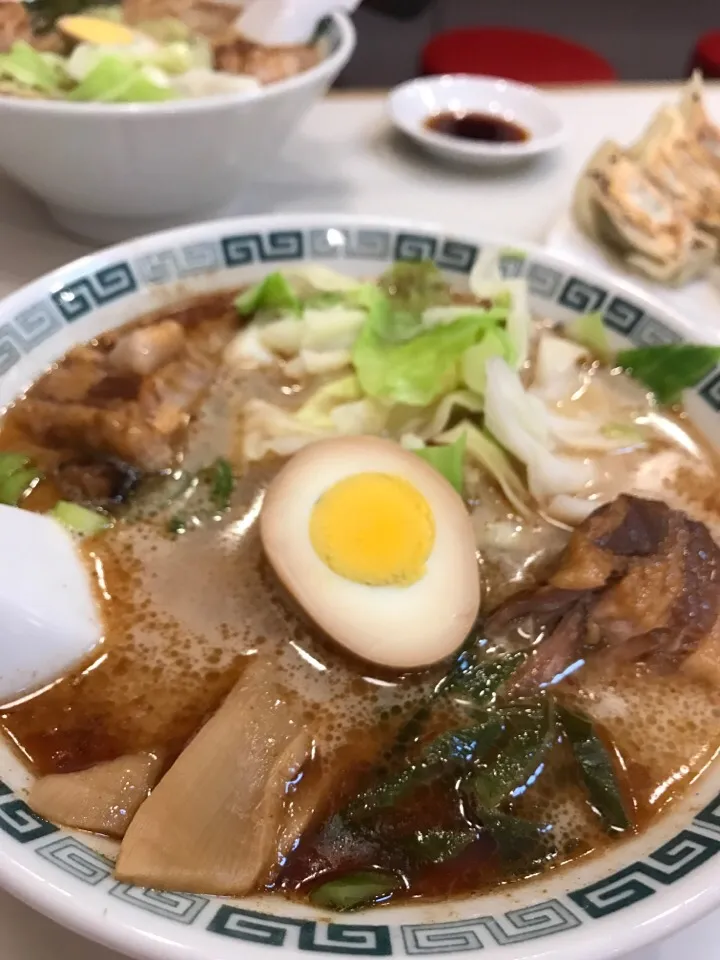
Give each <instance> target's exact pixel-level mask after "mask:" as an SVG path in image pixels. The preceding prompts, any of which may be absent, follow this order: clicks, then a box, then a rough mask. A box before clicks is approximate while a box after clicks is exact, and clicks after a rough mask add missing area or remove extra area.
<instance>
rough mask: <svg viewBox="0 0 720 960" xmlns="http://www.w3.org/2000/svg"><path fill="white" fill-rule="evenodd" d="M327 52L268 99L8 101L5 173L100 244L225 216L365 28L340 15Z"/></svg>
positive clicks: (1, 147) (327, 38)
mask: <svg viewBox="0 0 720 960" xmlns="http://www.w3.org/2000/svg"><path fill="white" fill-rule="evenodd" d="M323 39H324V43H325V44H326V47H327V50H328V53H327V55H326V56H325V58H324V59H323V60H322V62H321V63H319V64H318V65H317V66H316V67H314V68H313V69H312V70H308V71H306V72H305V73H301V74H298V75H297V76H295V77H291V78H290V79H289V80H284V81H282V82H280V83H274V84H271V85H269V86H267V87H265V88H263V89H262V91H260V92H259V93H256V92H250V93H234V94H229V95H222V96H217V97H211V98H203V99H197V100H177V101H172V102H170V103H159V104H109V105H108V104H100V103H87V104H86V103H82V104H77V103H65V102H58V101H52V100H23V99H20V98H10V97H0V130H2V134H0V169H4V170H5V172H6V173H7V174H8V175H9V176H10V177H12V178H13V179H15V180H17V181H18V183H20V184H21V185H22V186H24V187H26V188H27V189H28V190H30V191H31V192H32V193H34V194H36V195H37V196H38V197H39V198H40V199H41V200H43V201H45V203H46V204H47V205H48V208H49V210H50V213H51V215H52V216H53V218H54V219H55V220H56V221H57V222H58V223H59V224H60V225H61V226H62V227H64V228H65V229H67V230H69V231H70V232H72V233H76V234H79V235H81V236H85V237H89V238H90V239H93V240H98V241H101V242H111V241H116V240H119V239H124V238H126V237H129V236H137V235H138V234H140V233H145V232H147V231H148V230H158V229H162V228H164V227H169V226H173V225H175V224H179V223H187V222H188V221H193V220H202V219H206V218H209V217H212V216H215V215H217V214H218V212H219V211H220V210H221V209H222V208H223V207H224V206H225V205H227V204H228V203H229V202H230V201H231V200H232V199H233V197H234V196H236V195H237V194H238V193H239V192H240V191H241V189H242V188H243V186H244V185H247V184H248V183H249V182H252V178H253V176H254V175H255V174H256V172H257V171H258V170H259V169H260V168H261V167H262V166H267V165H268V164H271V163H272V162H273V160H274V158H275V157H276V155H277V154H278V151H279V150H280V148H281V147H282V145H283V143H284V141H285V140H286V138H287V137H288V135H289V134H290V133H291V132H292V131H293V129H294V128H295V127H296V126H297V124H298V122H299V121H300V119H301V118H302V116H303V114H304V113H305V112H306V111H307V110H308V108H309V107H311V106H312V104H313V103H315V101H317V100H319V99H320V97H322V96H323V95H324V94H325V92H326V91H327V89H328V87H330V85H331V84H332V83H333V82H334V80H335V78H336V77H337V75H338V74H339V73H340V71H341V70H342V68H343V67H344V66H345V64H346V63H347V62H348V60H349V59H350V56H351V54H352V52H353V50H354V48H355V30H354V27H353V25H352V21H351V20H350V19H349V18H348V17H347V16H346V15H344V14H341V13H337V14H333V15H332V17H330V18H329V19H328V21H327V22H326V26H325V27H324V32H323Z"/></svg>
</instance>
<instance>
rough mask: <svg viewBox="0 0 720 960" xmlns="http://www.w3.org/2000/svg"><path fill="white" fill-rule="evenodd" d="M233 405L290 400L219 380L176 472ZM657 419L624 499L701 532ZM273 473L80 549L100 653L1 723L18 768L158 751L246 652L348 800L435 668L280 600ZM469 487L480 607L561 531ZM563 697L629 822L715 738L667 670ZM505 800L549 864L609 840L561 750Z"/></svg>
mask: <svg viewBox="0 0 720 960" xmlns="http://www.w3.org/2000/svg"><path fill="white" fill-rule="evenodd" d="M249 397H261V398H265V399H268V400H271V401H273V402H276V403H283V404H285V405H287V406H289V407H296V406H297V405H299V404H300V403H301V402H302V400H303V399H304V394H303V392H302V391H299V390H298V388H297V387H296V386H293V385H291V384H288V383H287V382H286V381H284V380H282V379H281V378H279V377H277V376H273V375H270V374H262V375H258V374H244V375H242V376H233V375H230V374H228V373H225V374H224V375H223V376H222V377H221V378H220V379H219V380H218V382H217V384H216V386H215V388H214V390H213V392H212V394H211V395H210V397H209V398H208V399H207V401H206V403H205V406H204V408H203V411H202V413H201V415H200V417H199V418H198V421H197V422H196V424H195V426H194V428H193V430H192V433H191V437H190V444H189V448H188V451H187V456H186V460H185V463H186V466H187V467H188V469H190V470H194V469H197V468H198V467H200V466H202V465H204V464H207V463H208V462H211V461H212V460H213V459H214V458H215V457H217V456H218V455H222V456H228V457H229V458H230V459H231V460H234V461H235V462H236V463H237V462H238V456H237V449H236V448H237V442H238V437H239V435H240V431H241V429H242V423H241V419H240V409H241V407H242V404H243V402H244V401H245V400H246V399H248V398H249ZM668 421H669V422H671V423H672V424H673V425H674V426H675V427H676V428H677V429H678V430H680V431H681V433H682V435H683V436H684V437H685V438H686V440H687V442H686V443H684V444H683V443H681V444H670V443H668V444H664V445H660V446H659V447H658V448H657V449H656V450H653V455H652V457H651V458H650V459H649V460H645V461H644V462H643V463H642V464H641V465H640V466H639V468H638V470H637V472H635V473H634V476H635V480H636V482H635V484H634V486H635V488H636V492H637V493H639V494H641V495H642V494H643V493H644V494H645V495H649V496H656V497H658V498H662V499H665V500H667V501H668V502H669V503H671V505H673V506H677V507H680V508H684V509H687V510H688V512H690V513H691V514H692V515H693V516H695V517H696V518H697V519H700V520H703V521H704V522H707V523H708V524H709V525H710V526H711V528H712V529H713V532H714V533H715V536H716V537H717V536H718V533H719V532H720V522H719V521H718V518H719V517H720V507H718V505H717V504H716V503H715V502H714V501H713V500H712V496H711V495H712V492H713V489H714V485H716V482H717V481H716V478H717V475H718V471H717V463H716V458H715V456H714V454H712V452H711V451H709V449H708V448H707V446H706V445H705V444H704V443H703V442H702V441H701V440H700V438H698V437H696V436H695V435H694V432H693V431H692V429H691V428H689V426H688V424H687V423H686V421H685V420H684V418H683V417H681V416H680V417H675V416H669V417H668ZM21 439H22V438H18V437H17V436H15V435H12V434H11V437H10V440H8V442H7V443H6V442H5V438H4V437H3V435H2V433H1V432H0V446H4V447H5V448H9V447H10V446H12V445H17V444H19V442H20V440H21ZM279 466H280V462H279V461H268V462H267V463H266V464H263V465H259V466H252V467H251V468H249V469H247V470H245V472H244V475H243V477H242V479H241V480H240V481H239V482H238V483H237V486H236V489H235V491H234V494H233V499H232V505H231V509H230V510H229V511H228V513H227V514H225V515H224V516H223V517H222V518H220V519H218V520H217V521H215V522H212V523H210V524H209V525H208V526H206V527H202V528H199V529H196V530H192V531H191V532H189V533H188V534H186V535H184V536H181V537H173V536H171V535H169V534H168V532H167V521H168V518H169V516H170V514H171V512H172V511H170V512H168V511H167V510H162V509H160V510H158V509H157V506H156V505H154V504H152V503H150V504H149V505H146V507H145V508H144V509H143V510H141V511H137V512H136V513H135V514H134V516H133V517H132V519H133V522H132V523H122V522H121V523H118V524H117V525H116V526H115V527H114V528H113V529H112V530H111V531H109V532H108V533H106V534H105V535H103V536H102V537H100V538H97V539H94V540H91V541H88V542H87V543H86V545H85V551H86V556H87V560H88V564H89V565H90V568H91V571H92V572H93V575H94V576H95V577H96V579H97V583H98V590H99V591H100V593H101V597H102V600H101V602H102V604H103V607H104V614H105V622H106V624H107V632H106V637H105V641H104V644H103V646H102V647H101V648H100V650H99V651H98V652H97V654H96V655H95V657H94V658H93V660H92V662H89V663H86V664H84V665H83V668H82V669H81V670H78V671H77V672H75V673H73V674H71V675H69V676H67V677H65V678H62V679H61V680H60V681H58V682H57V683H56V684H55V685H53V686H51V687H50V688H49V689H47V690H45V691H40V692H39V693H37V694H36V695H34V696H31V697H29V698H27V699H26V700H24V701H22V702H20V703H19V704H18V705H17V706H15V707H13V708H12V709H9V710H6V711H5V713H4V714H3V715H2V721H1V722H2V726H3V728H4V729H5V731H6V733H7V734H8V735H9V737H10V738H11V739H12V741H13V742H14V743H15V744H16V745H17V747H18V748H19V749H20V750H21V752H22V753H23V754H24V755H25V757H26V758H27V759H28V761H29V762H30V764H31V766H32V768H33V770H34V771H35V772H37V773H41V774H43V773H50V772H68V771H72V770H78V769H84V768H87V767H89V766H91V765H93V764H94V763H97V762H100V761H102V760H108V759H113V758H115V757H117V756H120V755H123V754H128V753H134V752H137V751H139V750H143V749H153V750H157V749H160V748H163V747H164V748H166V749H167V751H168V755H169V757H170V758H171V757H172V756H173V755H174V754H177V753H178V752H179V751H180V750H181V749H182V748H183V746H184V744H185V743H186V742H187V741H188V739H189V738H190V737H192V735H193V733H194V732H195V731H196V730H197V728H198V727H199V726H200V725H201V724H202V722H203V721H204V720H205V719H206V717H207V716H208V715H209V714H211V713H212V712H213V711H214V710H215V709H216V708H217V706H218V704H219V703H220V702H221V701H222V699H223V697H224V696H225V695H226V694H227V692H228V691H229V690H230V688H231V687H232V686H233V684H234V683H235V681H236V679H237V678H238V677H239V675H240V673H241V671H242V670H243V669H244V668H245V666H246V665H247V663H248V661H249V658H251V657H264V658H267V659H268V660H269V661H270V662H271V663H272V664H273V668H274V669H275V670H276V671H277V674H278V679H279V681H280V682H281V683H282V685H283V686H284V687H285V688H287V689H289V690H291V691H293V693H294V696H295V697H297V698H298V701H299V702H300V703H302V705H303V708H304V715H305V717H306V719H307V723H308V726H309V728H310V729H312V726H313V724H314V723H317V722H318V718H322V726H323V729H324V730H325V731H327V730H328V729H331V730H332V731H333V738H334V741H333V743H332V744H331V746H332V747H333V748H334V749H339V750H341V751H342V752H344V753H345V755H346V756H348V757H350V758H351V759H352V762H351V764H350V772H349V773H348V775H347V776H346V777H345V779H344V781H343V782H341V783H340V784H339V785H338V787H337V795H336V796H335V797H333V798H331V806H333V807H338V806H340V805H341V803H342V801H343V800H344V799H345V798H346V797H347V796H348V795H349V794H350V793H351V792H352V790H353V789H354V787H355V784H356V783H357V780H358V779H359V778H360V777H361V775H362V773H363V771H364V770H365V769H367V766H368V765H369V764H370V763H372V762H373V760H374V759H376V758H377V756H378V755H379V754H380V753H381V752H382V750H383V748H384V747H385V745H386V744H387V743H388V742H390V741H391V739H392V736H393V733H394V731H395V730H396V729H397V727H398V725H399V724H400V723H401V722H402V720H403V718H405V717H406V716H407V715H408V714H409V713H410V712H411V711H412V710H413V708H414V707H415V706H416V705H417V704H418V703H420V702H421V701H422V700H423V699H424V698H425V697H426V696H427V694H428V692H429V691H430V690H431V689H432V687H433V686H434V684H435V683H436V681H437V680H438V679H439V677H440V676H442V674H443V673H444V672H445V668H444V667H442V666H441V667H440V668H437V669H435V670H433V671H428V672H426V673H424V674H421V675H417V676H413V677H405V678H397V677H388V676H383V675H375V674H374V672H373V670H372V668H370V667H368V666H367V665H363V664H361V663H359V662H354V661H351V660H349V659H348V658H347V657H346V656H344V655H343V654H341V653H339V652H338V651H337V650H335V649H334V648H333V647H332V646H331V645H330V644H328V643H326V642H325V641H324V640H323V639H322V638H320V637H318V636H317V635H316V633H315V632H314V631H313V630H312V629H310V628H309V627H308V626H307V625H306V624H305V623H303V622H302V621H301V620H300V619H299V618H298V617H297V616H296V615H295V613H294V612H292V611H291V610H290V609H289V608H288V605H287V603H286V601H285V598H284V597H283V596H281V595H280V593H279V591H278V588H277V586H276V584H275V581H274V578H273V576H272V574H271V573H270V572H269V570H268V569H267V566H266V563H265V561H264V559H263V556H262V550H261V547H260V542H259V534H258V524H257V521H258V516H259V511H260V508H261V506H262V498H263V493H264V490H265V488H266V486H267V484H268V482H269V481H270V480H271V479H272V477H273V475H274V474H275V472H276V471H277V469H278V468H279ZM700 479H701V480H702V482H700ZM471 485H472V486H473V490H472V491H471V493H470V496H469V498H468V499H469V506H470V508H471V510H472V512H473V521H474V524H475V529H476V532H477V535H478V542H479V545H480V549H481V551H483V552H484V558H483V561H484V562H483V564H482V568H481V570H482V577H483V581H484V585H485V588H486V597H487V598H488V600H490V601H491V602H495V601H496V599H498V598H500V597H501V596H502V595H503V594H504V593H505V592H506V589H505V588H506V587H507V584H508V582H509V580H511V579H512V580H513V586H514V588H515V589H517V588H518V587H520V586H522V585H523V584H524V583H532V582H533V581H534V580H535V579H536V578H538V577H541V576H542V575H543V572H544V570H545V569H546V567H547V564H548V563H550V562H551V561H552V559H553V557H554V556H556V555H557V553H558V552H559V551H560V550H561V549H562V547H563V546H564V543H565V540H566V534H564V533H562V532H559V531H557V530H550V529H548V528H547V527H545V526H543V525H538V526H536V527H534V528H533V527H532V526H531V525H525V524H519V523H518V522H517V521H516V520H515V519H514V518H513V517H512V515H511V514H510V513H509V512H508V508H507V505H506V504H505V503H504V501H503V500H502V498H500V497H499V496H497V494H496V493H495V492H494V491H491V490H490V489H489V488H488V485H487V482H486V481H485V480H484V479H483V478H479V479H478V478H476V482H474V483H473V484H471ZM703 491H704V492H705V495H704V496H701V493H702V492H703ZM488 523H494V524H500V525H502V526H503V529H504V536H505V540H504V544H503V546H502V548H497V547H494V548H492V549H490V548H488V549H487V550H484V547H483V543H482V537H483V534H484V532H485V531H486V530H487V527H488ZM529 558H531V559H532V562H529ZM512 642H513V641H512V640H511V639H510V638H508V639H507V640H506V641H503V644H501V647H502V646H503V645H510V646H511V645H512ZM563 691H564V696H565V698H566V700H567V702H568V704H570V705H572V704H576V705H577V706H582V707H583V708H584V709H586V710H587V711H588V712H589V713H591V714H592V715H593V717H594V718H596V720H597V721H598V722H599V723H600V724H601V725H602V727H603V729H604V731H605V733H606V734H607V740H608V742H609V743H611V745H612V746H613V748H614V750H615V753H616V757H617V765H618V770H619V771H620V773H621V776H622V777H623V780H624V782H625V786H626V788H627V791H628V794H632V796H633V797H634V798H635V802H636V804H637V818H638V822H639V824H640V825H643V824H644V823H646V822H647V821H648V820H649V818H651V817H652V816H653V815H654V814H655V813H656V812H657V810H659V809H660V808H661V807H662V806H663V805H664V804H665V803H666V802H667V801H668V800H669V799H672V797H673V796H675V795H677V793H678V792H679V791H680V790H682V789H683V788H684V787H685V786H686V785H687V784H688V783H689V782H690V781H691V780H692V779H693V777H694V776H696V775H697V774H698V773H699V772H700V771H701V770H702V769H703V767H704V766H705V765H706V764H707V763H708V762H709V761H710V759H711V758H712V756H713V754H714V751H715V750H716V749H717V746H718V744H719V743H720V706H718V705H717V700H718V698H717V689H716V688H713V687H711V686H709V685H706V684H703V683H701V682H699V681H698V680H696V679H693V678H689V677H687V676H685V675H683V674H682V673H675V674H672V675H669V676H668V675H663V676H660V675H657V674H651V673H648V672H647V671H645V670H644V669H643V668H637V667H627V666H625V667H623V668H612V667H610V666H609V665H607V664H601V663H599V662H590V663H589V664H587V665H586V666H585V668H584V669H583V670H582V671H580V672H579V673H578V674H577V675H575V676H574V677H571V678H570V679H569V680H568V681H566V683H565V684H564V685H563ZM668 704H672V708H673V709H672V713H670V712H669V711H668ZM515 808H516V811H517V812H518V813H521V814H523V815H527V816H529V817H534V818H535V819H544V820H546V821H548V822H551V823H552V824H553V825H554V828H555V835H556V840H557V843H558V848H559V858H558V862H561V861H564V860H572V859H573V858H575V857H577V856H579V855H584V854H586V853H587V852H588V851H591V850H596V849H602V848H603V847H605V846H606V845H607V843H608V838H607V836H606V835H605V834H604V833H603V832H602V831H601V829H600V828H599V826H598V821H597V818H596V817H595V816H594V815H593V814H592V812H591V811H590V809H589V807H588V804H587V802H586V798H585V794H584V793H583V790H582V788H581V787H580V785H579V784H578V782H577V778H576V775H575V773H574V766H573V763H572V758H571V757H570V755H569V753H568V752H567V751H563V750H562V749H561V750H558V751H557V752H556V753H555V754H554V755H553V758H552V759H551V761H550V763H549V764H548V767H547V769H546V770H545V771H544V773H543V776H542V777H540V778H539V780H538V783H537V785H536V786H534V787H533V789H532V790H531V791H528V793H527V794H526V795H525V796H523V797H520V798H519V799H518V800H517V802H516V804H515ZM476 853H477V851H476ZM503 879H507V878H506V877H504V876H503V874H502V872H501V870H500V867H499V865H498V864H493V862H492V856H491V854H490V853H489V852H488V851H485V856H483V858H482V865H481V867H480V869H479V868H478V863H477V859H475V860H473V861H471V862H468V863H467V864H464V863H462V862H461V863H458V864H453V865H450V867H444V868H441V869H437V868H436V869H435V870H434V871H429V872H428V873H427V874H426V875H425V876H420V877H418V879H417V882H416V883H414V885H413V887H412V889H411V891H410V892H411V894H413V895H420V896H431V897H440V898H442V897H447V896H448V895H450V894H451V893H452V894H463V893H468V892H472V891H475V890H479V889H482V888H483V887H486V886H488V885H491V884H494V883H497V882H499V881H501V880H503ZM300 886H302V883H301V884H300Z"/></svg>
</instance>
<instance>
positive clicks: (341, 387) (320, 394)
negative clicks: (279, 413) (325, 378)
mask: <svg viewBox="0 0 720 960" xmlns="http://www.w3.org/2000/svg"><path fill="white" fill-rule="evenodd" d="M361 398H362V390H361V389H360V384H359V383H358V379H357V377H353V376H351V377H342V378H341V379H339V380H331V381H330V383H326V384H324V385H323V386H322V387H320V388H319V389H318V390H316V391H315V393H314V394H313V395H312V397H310V399H309V400H307V401H306V402H305V403H304V404H303V405H302V407H300V409H299V410H298V411H297V413H296V414H295V417H296V418H297V419H298V420H300V421H302V422H303V423H309V424H313V425H315V426H317V427H323V428H328V429H330V428H331V427H332V425H333V422H332V419H331V417H330V413H331V411H332V410H333V408H334V407H336V406H338V404H341V403H351V402H353V401H355V400H360V399H361Z"/></svg>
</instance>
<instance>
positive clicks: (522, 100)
mask: <svg viewBox="0 0 720 960" xmlns="http://www.w3.org/2000/svg"><path fill="white" fill-rule="evenodd" d="M389 109H390V116H391V118H392V121H393V123H394V124H395V126H396V127H397V128H398V129H399V130H401V131H402V132H403V133H405V134H407V136H409V137H411V138H412V139H413V140H415V141H416V142H417V143H418V144H420V146H422V147H423V148H424V149H426V150H428V151H430V152H431V153H433V154H435V155H436V156H439V157H442V158H443V159H444V160H454V161H459V162H462V163H466V164H468V163H469V164H476V165H478V166H497V165H501V164H508V163H515V162H517V161H519V160H525V159H529V158H531V157H536V156H538V155H539V154H542V153H547V152H548V151H550V150H555V149H556V148H557V147H559V146H560V144H561V143H562V142H563V140H564V139H565V127H564V124H563V121H562V119H561V117H560V115H559V114H558V113H557V112H556V111H555V110H554V109H553V108H552V106H551V105H550V104H549V103H548V101H547V99H546V98H545V97H543V95H542V94H541V93H540V92H539V91H538V90H536V89H535V87H531V86H528V85H527V84H524V83H514V82H513V81H511V80H502V79H499V78H497V77H471V76H464V75H462V74H449V75H447V76H444V77H426V78H423V79H419V80H411V81H409V82H408V83H404V84H402V85H401V86H399V87H396V88H395V89H394V90H393V91H392V92H391V93H390V96H389ZM443 113H453V114H455V115H458V116H460V115H467V114H473V113H475V114H484V115H489V116H492V117H496V118H497V119H498V120H501V121H505V122H506V123H511V124H517V125H518V126H520V127H522V128H524V129H525V130H526V131H527V133H528V138H527V139H526V140H523V141H518V142H495V141H487V140H469V139H463V138H460V137H457V136H451V135H448V134H444V133H437V132H435V131H434V130H431V129H428V127H427V122H428V120H430V119H431V118H432V117H434V116H437V115H438V114H443Z"/></svg>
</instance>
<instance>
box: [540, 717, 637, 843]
mask: <svg viewBox="0 0 720 960" xmlns="http://www.w3.org/2000/svg"><path fill="white" fill-rule="evenodd" d="M558 715H559V719H560V723H561V724H562V728H563V730H564V731H565V735H566V736H567V739H568V741H569V743H570V746H571V747H572V751H573V754H574V755H575V759H576V760H577V763H578V766H579V767H580V773H581V775H582V778H583V782H584V784H585V788H586V790H587V792H588V796H589V800H590V806H591V807H592V808H593V810H594V811H595V813H596V814H597V815H598V816H599V817H600V818H601V819H602V821H603V823H604V824H605V828H606V829H607V830H608V831H609V832H623V831H625V830H628V829H630V828H631V827H632V825H633V824H632V821H631V819H630V817H629V815H628V812H627V809H626V805H625V802H624V800H623V794H622V789H621V788H620V784H619V783H618V780H617V777H616V776H615V770H614V768H613V762H612V757H611V756H610V752H609V750H608V749H607V747H606V746H605V744H604V743H603V742H602V740H601V738H600V737H599V736H598V733H597V731H596V730H595V725H594V724H593V722H592V720H591V719H590V718H589V717H586V716H584V715H583V714H579V713H575V712H573V711H570V710H567V709H565V708H562V707H561V708H559V710H558Z"/></svg>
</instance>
